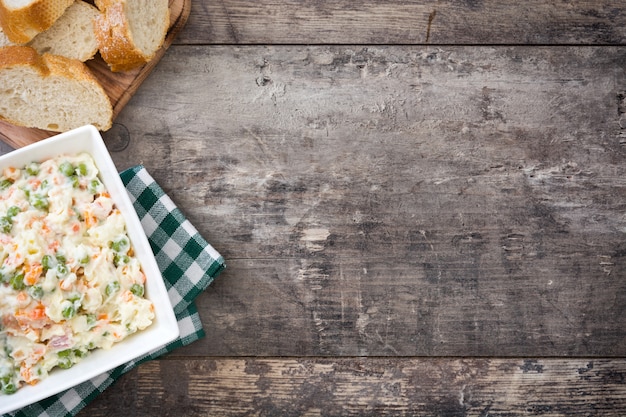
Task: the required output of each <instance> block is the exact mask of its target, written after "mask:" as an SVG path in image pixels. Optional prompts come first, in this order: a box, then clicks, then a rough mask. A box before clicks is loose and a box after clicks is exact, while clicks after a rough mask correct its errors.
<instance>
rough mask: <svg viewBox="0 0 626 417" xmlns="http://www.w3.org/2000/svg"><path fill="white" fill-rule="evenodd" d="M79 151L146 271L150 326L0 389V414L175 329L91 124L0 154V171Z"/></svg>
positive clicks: (141, 236) (142, 350) (142, 349)
mask: <svg viewBox="0 0 626 417" xmlns="http://www.w3.org/2000/svg"><path fill="white" fill-rule="evenodd" d="M79 152H88V153H89V154H90V155H91V156H92V157H93V158H94V160H95V163H96V166H97V167H98V170H99V171H100V174H99V176H100V179H101V180H102V182H103V183H104V185H105V186H106V187H107V189H108V190H109V193H110V194H111V197H112V198H113V201H114V202H115V204H116V205H117V207H118V208H119V209H120V211H121V212H122V214H123V216H124V219H125V221H126V228H127V232H128V235H129V237H130V239H131V241H132V244H133V245H134V248H135V254H136V256H137V257H138V258H139V260H140V262H141V264H142V267H143V270H144V273H145V275H146V277H147V280H146V284H145V286H146V297H147V298H148V299H150V300H151V301H152V302H153V303H154V307H155V316H156V317H155V320H154V322H153V323H152V325H151V326H150V327H148V328H147V329H145V330H143V331H140V332H138V333H136V334H134V335H132V336H129V337H128V338H126V339H124V340H123V341H121V342H119V343H117V344H115V345H114V346H113V347H112V348H111V349H110V350H103V349H97V350H94V351H93V352H91V354H90V355H88V356H87V357H86V358H85V359H83V360H82V361H81V362H79V363H77V364H76V365H74V366H73V367H71V368H69V369H55V370H54V371H52V372H51V373H50V375H49V376H48V377H47V378H45V379H44V380H42V381H41V382H39V383H38V384H36V385H33V386H28V385H27V386H24V387H22V388H20V389H19V390H18V391H17V392H16V393H15V394H12V395H2V394H0V414H4V413H7V412H10V411H14V410H17V409H20V408H22V407H25V406H27V405H29V404H32V403H35V402H37V401H39V400H42V399H44V398H47V397H49V396H51V395H54V394H58V393H59V392H62V391H64V390H66V389H68V388H71V387H73V386H75V385H77V384H79V383H81V382H84V381H87V380H88V379H91V378H94V377H96V376H98V375H100V374H102V373H104V372H106V371H108V370H110V369H113V368H115V367H117V366H119V365H121V364H123V363H126V362H128V361H130V360H132V359H134V358H137V357H139V356H142V355H144V354H146V353H148V352H150V351H152V350H154V349H157V348H159V347H161V346H163V345H164V344H166V343H169V342H171V341H172V340H174V339H175V338H176V337H178V335H179V330H178V324H177V322H176V316H175V315H174V310H173V308H172V304H171V303H170V300H169V298H168V295H167V290H166V288H165V284H164V282H163V278H162V276H161V273H160V271H159V268H158V266H157V263H156V260H155V258H154V255H153V253H152V250H151V249H150V244H149V243H148V239H147V237H146V235H145V233H144V230H143V228H142V227H141V223H140V221H139V218H138V217H137V213H136V212H135V210H134V208H133V205H132V203H131V201H130V198H129V196H128V193H127V192H126V189H125V188H124V185H123V183H122V180H121V179H120V177H119V174H118V171H117V169H116V168H115V165H114V163H113V161H112V160H111V156H110V155H109V152H108V150H107V148H106V146H105V145H104V142H103V140H102V137H101V136H100V133H99V132H98V130H97V129H96V128H95V127H93V126H83V127H80V128H78V129H75V130H72V131H69V132H66V133H62V134H59V135H57V136H54V137H52V138H49V139H44V140H42V141H40V142H37V143H34V144H32V145H29V146H27V147H24V148H21V149H18V150H15V151H13V152H10V153H8V154H6V155H3V156H0V171H1V170H2V169H4V168H5V167H7V166H14V167H20V166H24V165H26V164H28V163H29V162H32V161H42V160H45V159H48V158H51V157H54V156H57V155H61V154H75V153H79Z"/></svg>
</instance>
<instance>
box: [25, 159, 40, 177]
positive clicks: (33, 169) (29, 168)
mask: <svg viewBox="0 0 626 417" xmlns="http://www.w3.org/2000/svg"><path fill="white" fill-rule="evenodd" d="M26 173H28V175H32V176H35V175H37V174H39V164H38V163H36V162H31V163H30V164H28V165H26Z"/></svg>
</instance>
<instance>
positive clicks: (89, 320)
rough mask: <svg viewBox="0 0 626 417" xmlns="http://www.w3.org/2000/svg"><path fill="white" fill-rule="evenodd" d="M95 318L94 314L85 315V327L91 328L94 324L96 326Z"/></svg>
mask: <svg viewBox="0 0 626 417" xmlns="http://www.w3.org/2000/svg"><path fill="white" fill-rule="evenodd" d="M96 321H97V318H96V315H95V314H92V313H89V314H87V325H88V326H89V327H91V326H93V325H94V324H96Z"/></svg>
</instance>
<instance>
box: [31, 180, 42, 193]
mask: <svg viewBox="0 0 626 417" xmlns="http://www.w3.org/2000/svg"><path fill="white" fill-rule="evenodd" d="M28 183H29V184H30V185H31V186H32V188H33V190H35V189H37V188H39V186H41V180H40V179H39V178H31V179H29V180H28Z"/></svg>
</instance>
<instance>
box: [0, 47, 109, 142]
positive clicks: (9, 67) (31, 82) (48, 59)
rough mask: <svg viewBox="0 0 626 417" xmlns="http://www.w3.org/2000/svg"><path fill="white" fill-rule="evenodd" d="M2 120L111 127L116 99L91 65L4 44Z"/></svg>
mask: <svg viewBox="0 0 626 417" xmlns="http://www.w3.org/2000/svg"><path fill="white" fill-rule="evenodd" d="M0 119H3V120H6V121H7V122H9V123H12V124H15V125H18V126H24V127H35V128H39V129H44V130H50V131H54V132H65V131H67V130H70V129H73V128H76V127H80V126H83V125H87V124H92V125H94V126H95V127H96V128H98V129H100V130H107V129H109V128H110V127H111V124H112V119H113V109H112V106H111V101H110V100H109V97H108V96H107V94H106V93H105V91H104V89H103V88H102V86H101V85H100V83H99V82H98V81H97V80H96V78H95V77H94V76H93V75H92V74H91V72H90V71H89V70H88V69H87V66H86V65H85V64H84V63H82V62H80V61H78V60H76V59H69V58H65V57H61V56H58V55H51V54H44V55H39V54H38V53H37V51H35V50H34V49H33V48H31V47H28V46H5V47H3V48H0Z"/></svg>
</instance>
